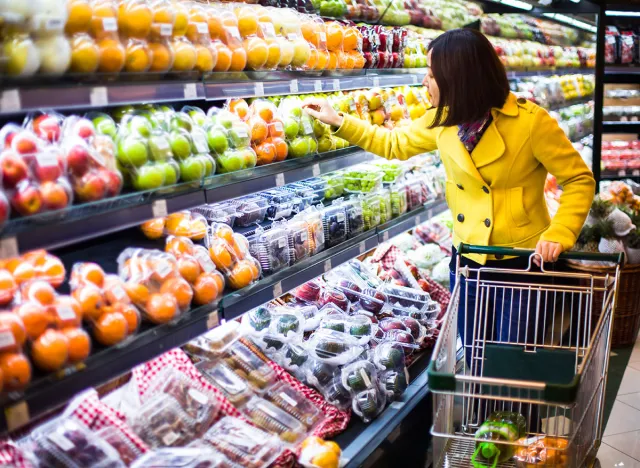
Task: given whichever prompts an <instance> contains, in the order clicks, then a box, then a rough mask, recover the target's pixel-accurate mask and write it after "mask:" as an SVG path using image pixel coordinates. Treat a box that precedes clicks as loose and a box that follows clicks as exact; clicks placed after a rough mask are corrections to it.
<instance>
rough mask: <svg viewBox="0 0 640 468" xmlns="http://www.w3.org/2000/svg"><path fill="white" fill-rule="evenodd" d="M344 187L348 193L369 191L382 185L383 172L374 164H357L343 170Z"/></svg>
mask: <svg viewBox="0 0 640 468" xmlns="http://www.w3.org/2000/svg"><path fill="white" fill-rule="evenodd" d="M343 176H344V189H345V191H346V192H348V193H370V192H374V191H376V190H378V189H379V188H380V187H382V178H383V176H384V173H383V172H382V171H381V170H380V169H378V168H377V167H375V166H371V165H364V164H363V165H357V166H354V167H353V168H351V169H349V170H346V171H344V172H343Z"/></svg>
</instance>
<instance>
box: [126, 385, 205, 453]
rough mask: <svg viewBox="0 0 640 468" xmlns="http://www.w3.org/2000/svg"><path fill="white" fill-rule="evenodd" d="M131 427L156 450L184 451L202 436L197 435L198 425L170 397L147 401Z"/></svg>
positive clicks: (162, 396)
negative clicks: (185, 447)
mask: <svg viewBox="0 0 640 468" xmlns="http://www.w3.org/2000/svg"><path fill="white" fill-rule="evenodd" d="M128 422H129V421H128ZM130 426H131V428H132V429H133V430H134V432H135V433H136V434H138V436H139V437H140V438H141V439H142V440H144V441H145V442H146V443H147V444H148V445H150V446H151V447H153V448H157V447H181V446H184V445H187V444H188V443H189V442H190V441H192V440H193V439H195V438H197V437H200V436H201V435H202V434H198V433H197V432H196V422H195V421H194V420H193V419H192V418H191V417H190V416H189V415H188V414H187V413H185V412H184V410H183V409H182V407H181V406H180V403H178V402H177V401H176V399H175V398H173V397H172V396H169V395H158V396H156V397H154V398H152V399H150V400H148V401H147V402H146V403H145V404H144V405H142V407H141V408H140V410H139V412H138V414H136V416H135V419H134V420H133V421H131V422H130Z"/></svg>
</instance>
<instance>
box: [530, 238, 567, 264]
mask: <svg viewBox="0 0 640 468" xmlns="http://www.w3.org/2000/svg"><path fill="white" fill-rule="evenodd" d="M563 250H564V249H563V248H562V244H559V243H557V242H549V241H542V240H541V241H538V244H537V245H536V253H537V254H540V255H541V256H542V260H543V261H544V262H545V263H548V262H550V263H553V262H556V261H558V257H559V256H560V254H561V253H562V251H563ZM533 262H534V263H535V264H536V265H538V266H540V257H538V256H536V257H533Z"/></svg>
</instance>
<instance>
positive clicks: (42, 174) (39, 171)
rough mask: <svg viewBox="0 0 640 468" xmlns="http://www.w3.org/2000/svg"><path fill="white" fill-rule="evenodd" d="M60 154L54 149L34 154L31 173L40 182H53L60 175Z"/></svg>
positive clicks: (61, 166)
mask: <svg viewBox="0 0 640 468" xmlns="http://www.w3.org/2000/svg"><path fill="white" fill-rule="evenodd" d="M59 153H60V152H59V151H58V150H57V149H54V148H47V149H45V150H44V151H41V152H39V153H38V154H36V158H35V164H34V165H33V172H34V175H35V176H36V178H37V179H38V180H39V181H41V182H47V181H53V180H56V179H57V178H58V177H60V176H61V175H62V172H63V167H64V166H63V165H62V164H61V159H62V158H61V157H60V154H59Z"/></svg>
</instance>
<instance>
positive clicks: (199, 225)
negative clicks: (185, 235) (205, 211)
mask: <svg viewBox="0 0 640 468" xmlns="http://www.w3.org/2000/svg"><path fill="white" fill-rule="evenodd" d="M206 234H207V223H206V222H205V221H202V220H200V219H196V220H194V221H191V229H190V233H189V237H190V238H191V239H193V240H202V239H204V236H205V235H206Z"/></svg>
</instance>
